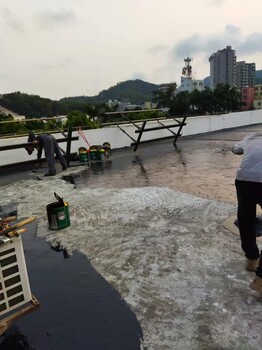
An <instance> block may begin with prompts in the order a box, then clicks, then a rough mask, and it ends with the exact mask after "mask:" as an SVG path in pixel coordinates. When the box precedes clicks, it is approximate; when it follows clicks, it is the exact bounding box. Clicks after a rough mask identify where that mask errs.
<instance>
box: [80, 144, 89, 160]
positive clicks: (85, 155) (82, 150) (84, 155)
mask: <svg viewBox="0 0 262 350" xmlns="http://www.w3.org/2000/svg"><path fill="white" fill-rule="evenodd" d="M78 153H79V161H80V163H87V162H88V151H87V149H86V148H85V147H80V148H79V149H78Z"/></svg>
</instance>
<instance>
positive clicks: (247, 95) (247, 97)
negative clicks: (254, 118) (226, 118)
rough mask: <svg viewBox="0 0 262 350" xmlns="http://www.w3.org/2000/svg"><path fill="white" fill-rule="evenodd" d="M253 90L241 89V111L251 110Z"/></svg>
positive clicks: (249, 88) (250, 88)
mask: <svg viewBox="0 0 262 350" xmlns="http://www.w3.org/2000/svg"><path fill="white" fill-rule="evenodd" d="M254 96H255V89H254V88H253V87H250V86H248V87H245V88H242V89H241V110H242V111H249V110H251V109H253V103H254Z"/></svg>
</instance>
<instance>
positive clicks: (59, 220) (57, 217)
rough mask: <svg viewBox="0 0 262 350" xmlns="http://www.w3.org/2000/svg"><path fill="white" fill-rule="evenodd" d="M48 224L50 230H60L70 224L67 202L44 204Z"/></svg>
mask: <svg viewBox="0 0 262 350" xmlns="http://www.w3.org/2000/svg"><path fill="white" fill-rule="evenodd" d="M46 211H47V218H48V225H49V229H50V230H61V229H63V228H66V227H68V226H70V215H69V207H68V203H67V202H64V205H62V204H61V203H60V202H54V203H50V204H48V205H47V206H46Z"/></svg>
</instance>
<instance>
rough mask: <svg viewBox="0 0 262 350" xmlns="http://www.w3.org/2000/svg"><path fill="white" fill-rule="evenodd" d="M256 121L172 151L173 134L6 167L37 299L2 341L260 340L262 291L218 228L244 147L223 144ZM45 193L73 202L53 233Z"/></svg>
mask: <svg viewBox="0 0 262 350" xmlns="http://www.w3.org/2000/svg"><path fill="white" fill-rule="evenodd" d="M261 128H262V125H255V126H250V127H242V128H237V129H231V130H226V131H221V132H216V133H210V134H205V135H198V136H194V137H188V138H184V139H180V140H179V141H178V150H177V151H176V150H175V149H174V147H173V145H172V141H171V140H170V141H162V142H161V141H158V142H154V143H153V142H152V143H150V144H149V143H147V144H144V145H140V146H139V148H138V150H137V152H133V150H132V149H131V148H126V149H122V150H116V151H114V150H113V152H112V155H111V156H110V158H109V159H107V160H106V161H104V162H97V163H92V164H90V166H81V167H73V168H70V169H68V170H67V171H66V172H63V173H60V174H57V175H56V176H55V177H51V178H43V177H42V176H41V174H36V175H32V174H31V171H30V169H29V168H28V167H24V168H23V167H22V168H19V171H18V170H17V171H15V169H16V167H11V168H6V169H4V171H2V172H1V175H0V183H1V185H2V186H1V187H0V190H1V193H3V194H4V196H2V199H1V204H0V205H4V204H8V203H10V202H16V203H17V206H18V214H19V216H20V217H25V216H31V215H36V216H37V218H38V227H37V228H36V227H35V228H34V229H33V228H31V231H30V232H31V233H30V232H28V233H24V245H25V256H26V260H27V264H28V272H29V278H30V281H31V289H32V292H33V294H34V295H35V296H36V298H37V299H39V301H40V303H41V305H42V306H41V308H40V309H39V310H37V311H35V312H33V313H32V314H30V315H27V316H25V317H24V318H22V319H21V320H19V322H17V323H16V324H15V325H14V326H13V328H12V329H10V331H9V333H6V335H5V336H4V337H2V343H4V341H6V339H7V337H8V336H11V338H9V340H10V339H14V335H12V332H13V334H20V337H25V338H26V339H27V342H28V344H29V345H30V346H31V348H32V349H48V348H50V349H51V348H53V349H72V347H76V348H77V349H92V350H93V349H95V350H100V349H101V350H104V349H112V350H113V349H114V350H117V349H121V350H124V349H125V350H126V349H148V350H149V349H150V350H151V349H157V350H166V349H170V350H173V349H185V350H188V349H210V350H211V349H212V350H213V349H221V350H222V349H248V350H249V349H261V344H262V333H261V312H262V296H261V295H259V294H257V293H256V292H254V291H252V290H251V289H250V288H249V283H250V282H251V281H252V280H253V278H254V274H253V273H250V272H247V271H245V269H244V265H245V258H244V254H243V253H242V251H241V248H240V240H239V237H238V235H235V234H232V233H231V232H230V231H228V230H227V229H226V228H225V227H224V226H223V222H224V221H225V219H227V218H228V217H230V216H232V215H235V214H236V204H237V202H236V195H235V186H234V180H235V173H236V169H237V167H238V165H239V164H240V162H241V156H236V155H234V154H233V153H232V152H231V148H232V146H233V145H234V143H236V142H238V141H240V140H241V139H242V138H243V137H244V136H245V135H246V134H247V133H248V132H253V131H261ZM17 169H18V168H17ZM58 169H59V166H58ZM43 171H44V169H43V170H41V172H43ZM54 192H56V193H58V194H59V195H60V196H61V197H63V198H64V200H66V201H67V202H68V203H69V208H70V217H71V226H70V227H68V228H66V229H63V230H59V231H50V230H49V229H48V225H47V217H46V205H47V204H49V203H51V202H53V201H55V199H54V196H53V193H54ZM34 231H35V233H34ZM37 237H38V238H37ZM51 246H52V247H53V249H50V247H51ZM54 247H61V248H60V249H57V250H58V251H59V252H60V253H57V252H56V251H55V250H54ZM63 252H66V254H65V256H66V258H64V257H63V258H62V253H63ZM68 254H69V256H70V257H69V258H68ZM58 261H59V262H58ZM67 269H68V271H69V273H68V274H67V273H66V271H67ZM85 271H86V273H85ZM91 272H93V275H91ZM90 276H93V277H90ZM48 278H50V279H49V280H48ZM52 281H54V282H52ZM99 281H100V282H99ZM101 284H102V286H101ZM100 287H101V288H100ZM111 290H112V291H113V292H112V294H110V291H111ZM60 296H62V298H61V299H60ZM68 305H69V310H68V309H67V308H68ZM65 310H67V312H65ZM89 310H90V311H91V312H89ZM95 310H98V312H96V311H95ZM90 314H91V316H90ZM85 317H86V321H85ZM119 320H120V321H119ZM90 330H91V331H90ZM88 332H89V333H88ZM141 338H143V341H142V340H141ZM42 344H43V345H42Z"/></svg>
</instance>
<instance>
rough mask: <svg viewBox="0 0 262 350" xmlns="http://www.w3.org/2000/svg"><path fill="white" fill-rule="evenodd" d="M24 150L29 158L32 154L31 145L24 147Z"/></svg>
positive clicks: (32, 148)
mask: <svg viewBox="0 0 262 350" xmlns="http://www.w3.org/2000/svg"><path fill="white" fill-rule="evenodd" d="M25 149H26V151H27V153H28V154H29V156H30V155H31V154H32V153H33V152H34V146H32V145H28V146H25Z"/></svg>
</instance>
